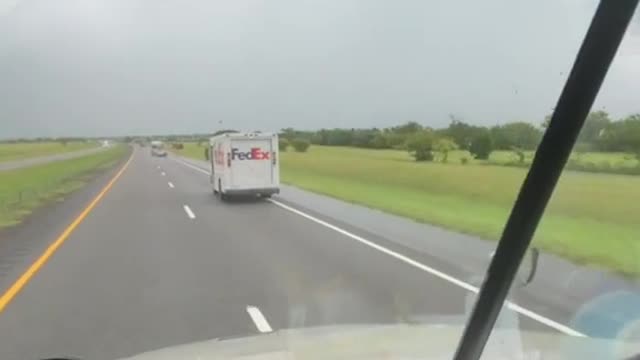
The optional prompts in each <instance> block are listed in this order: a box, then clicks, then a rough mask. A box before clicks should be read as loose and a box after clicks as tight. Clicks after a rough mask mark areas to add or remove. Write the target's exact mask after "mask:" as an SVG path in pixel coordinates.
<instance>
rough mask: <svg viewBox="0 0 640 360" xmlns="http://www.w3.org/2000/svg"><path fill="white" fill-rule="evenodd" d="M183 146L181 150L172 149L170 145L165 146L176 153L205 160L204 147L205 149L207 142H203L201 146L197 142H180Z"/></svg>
mask: <svg viewBox="0 0 640 360" xmlns="http://www.w3.org/2000/svg"><path fill="white" fill-rule="evenodd" d="M182 144H183V145H184V148H183V149H181V150H178V149H172V148H171V145H168V146H167V149H168V150H170V151H173V152H174V153H176V154H179V155H182V156H186V157H190V158H192V159H198V160H205V157H204V149H206V146H207V144H205V143H203V144H202V146H200V145H198V144H197V143H182Z"/></svg>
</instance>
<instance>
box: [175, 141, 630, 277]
mask: <svg viewBox="0 0 640 360" xmlns="http://www.w3.org/2000/svg"><path fill="white" fill-rule="evenodd" d="M203 149H204V148H203V147H201V146H198V145H197V144H195V143H185V144H184V149H183V150H178V151H176V150H174V151H175V152H176V153H178V154H180V155H183V156H187V157H192V158H195V159H200V160H204V155H203V151H204V150H203ZM585 155H588V156H591V157H593V158H594V159H596V158H597V157H598V156H599V157H601V158H604V159H605V160H612V159H614V160H615V159H617V160H620V159H622V160H627V161H628V160H629V159H628V158H627V159H625V156H626V155H625V154H593V155H591V154H582V155H580V156H585ZM462 156H465V154H464V152H462V151H456V152H452V153H450V154H449V162H448V163H447V164H443V163H438V162H435V163H417V162H415V161H413V160H412V159H411V157H410V156H409V155H408V154H407V153H406V152H405V151H399V150H367V149H357V148H350V147H324V146H311V147H310V148H309V151H308V152H307V153H297V152H293V151H287V152H281V153H280V158H281V179H282V181H283V182H284V183H287V184H291V185H295V186H298V187H300V188H303V189H307V190H310V191H313V192H317V193H321V194H325V195H328V196H332V197H336V198H339V199H342V200H346V201H349V202H353V203H357V204H361V205H365V206H368V207H372V208H376V209H380V210H383V211H386V212H389V213H393V214H397V215H401V216H404V217H408V218H411V219H414V220H416V221H420V222H425V223H430V224H435V225H439V226H442V227H445V228H449V229H452V230H456V231H461V232H464V233H468V234H473V235H477V236H480V237H482V238H485V239H489V240H496V239H498V238H499V236H500V234H501V232H502V229H503V227H504V224H505V222H506V220H507V217H508V215H509V212H510V210H511V207H512V206H513V203H514V201H515V198H516V196H517V192H518V190H519V189H520V186H521V185H522V181H523V180H524V177H525V175H526V171H527V169H525V168H519V167H508V166H498V165H493V164H492V163H491V161H510V160H511V158H510V157H511V156H512V153H510V152H497V153H494V154H493V156H494V158H492V159H490V160H489V161H477V160H474V161H471V162H469V163H468V164H466V165H462V164H461V163H460V161H459V158H460V157H462ZM574 156H575V154H574ZM456 159H457V160H456ZM639 215H640V177H635V176H628V175H614V174H595V173H586V172H576V171H566V172H564V173H563V175H562V177H561V179H560V182H559V183H558V187H557V188H556V191H555V194H554V196H553V198H552V200H551V202H550V204H549V206H548V208H547V211H546V213H545V215H544V217H543V219H542V221H541V224H540V226H539V227H538V230H537V232H536V235H535V239H534V242H535V244H536V246H538V247H540V248H542V249H544V250H546V251H548V252H550V253H554V254H557V255H560V256H563V257H565V258H567V259H570V260H572V261H574V262H576V263H580V264H588V265H591V266H598V267H603V268H607V269H611V270H614V271H616V272H619V273H621V274H623V275H627V276H640V261H639V260H638V259H640V221H638V217H639Z"/></svg>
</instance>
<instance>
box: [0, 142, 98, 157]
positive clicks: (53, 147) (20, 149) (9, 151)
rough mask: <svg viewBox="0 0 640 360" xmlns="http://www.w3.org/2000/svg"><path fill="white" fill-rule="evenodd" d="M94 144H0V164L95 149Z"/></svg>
mask: <svg viewBox="0 0 640 360" xmlns="http://www.w3.org/2000/svg"><path fill="white" fill-rule="evenodd" d="M96 146H98V144H97V143H96V142H83V141H82V142H81V141H78V142H69V143H67V144H66V145H62V144H61V143H58V142H37V143H16V144H0V162H5V161H11V160H20V159H26V158H31V157H37V156H46V155H52V154H59V153H65V152H71V151H76V150H82V149H88V148H92V147H96Z"/></svg>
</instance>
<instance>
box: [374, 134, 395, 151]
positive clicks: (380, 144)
mask: <svg viewBox="0 0 640 360" xmlns="http://www.w3.org/2000/svg"><path fill="white" fill-rule="evenodd" d="M369 147H370V148H372V149H387V148H389V147H390V146H389V144H388V143H387V138H386V137H385V136H384V134H383V133H377V134H376V135H375V136H374V137H373V139H371V140H370V141H369Z"/></svg>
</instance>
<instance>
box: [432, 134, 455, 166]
mask: <svg viewBox="0 0 640 360" xmlns="http://www.w3.org/2000/svg"><path fill="white" fill-rule="evenodd" d="M457 148H458V145H457V144H456V143H455V142H454V141H453V140H451V139H449V138H439V139H437V140H436V141H435V142H434V144H433V150H435V151H437V152H439V153H441V154H442V162H443V163H446V162H447V161H448V157H449V151H453V150H456V149H457Z"/></svg>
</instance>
